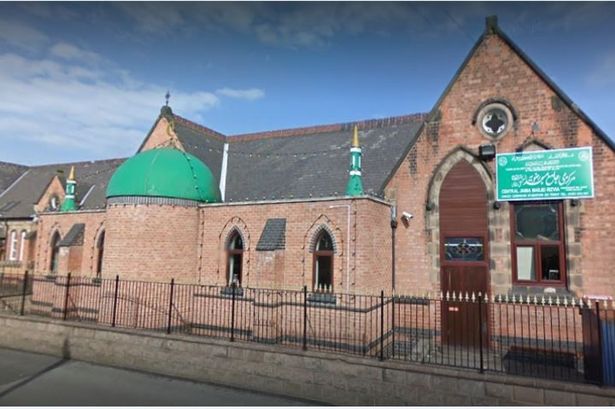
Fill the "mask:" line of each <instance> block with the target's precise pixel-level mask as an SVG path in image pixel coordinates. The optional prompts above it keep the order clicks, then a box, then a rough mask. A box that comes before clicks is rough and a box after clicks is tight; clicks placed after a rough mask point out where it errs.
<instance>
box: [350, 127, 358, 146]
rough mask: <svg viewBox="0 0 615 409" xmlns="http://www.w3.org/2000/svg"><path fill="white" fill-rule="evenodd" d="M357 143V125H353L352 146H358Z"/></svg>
mask: <svg viewBox="0 0 615 409" xmlns="http://www.w3.org/2000/svg"><path fill="white" fill-rule="evenodd" d="M359 146H360V145H359V128H357V126H356V125H355V126H354V136H353V137H352V147H353V148H358V147H359Z"/></svg>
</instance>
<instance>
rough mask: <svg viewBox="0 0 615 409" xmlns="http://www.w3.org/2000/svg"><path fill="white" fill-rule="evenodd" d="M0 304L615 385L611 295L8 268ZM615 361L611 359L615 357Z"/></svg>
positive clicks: (126, 324)
mask: <svg viewBox="0 0 615 409" xmlns="http://www.w3.org/2000/svg"><path fill="white" fill-rule="evenodd" d="M0 311H2V312H4V313H9V314H20V315H38V316H47V317H51V318H55V319H62V320H66V321H82V322H88V323H93V324H96V325H101V326H111V327H118V328H135V329H142V330H149V331H158V332H162V333H167V334H171V333H181V334H186V335H192V336H204V337H217V338H225V339H229V340H230V341H233V342H234V341H244V342H258V343H264V344H277V345H283V346H288V347H297V348H302V349H304V350H307V349H310V350H321V351H331V352H337V353H345V354H353V355H360V356H366V357H373V358H375V359H380V360H386V359H390V360H399V361H411V362H417V363H424V364H433V365H443V366H450V367H461V368H468V369H475V370H478V371H480V372H503V373H510V374H516V375H521V376H531V377H542V378H552V379H561V380H567V381H577V382H589V383H596V384H605V383H607V384H613V383H615V382H613V378H615V375H614V374H613V372H614V371H613V368H615V343H614V342H613V336H614V334H615V309H614V303H613V301H611V300H587V299H578V298H572V297H561V296H559V297H537V296H517V295H503V296H497V295H496V296H493V295H492V296H486V295H484V294H470V293H463V294H459V293H449V294H433V293H432V294H429V293H428V294H423V295H420V296H419V295H400V294H394V295H393V294H385V292H384V291H382V292H380V294H377V295H360V294H344V293H335V294H333V293H327V292H324V293H323V292H312V291H309V290H308V289H307V288H305V287H304V288H303V289H301V290H297V291H293V290H274V289H256V288H240V287H236V286H230V287H228V286H212V285H198V284H185V283H178V282H175V280H171V281H170V282H167V283H162V282H150V281H134V280H132V281H130V280H120V278H119V276H116V277H115V278H112V279H106V278H92V277H77V276H71V275H70V274H69V275H67V276H56V275H48V276H33V275H29V274H28V273H26V274H25V275H24V276H21V275H8V274H0ZM611 361H614V362H611Z"/></svg>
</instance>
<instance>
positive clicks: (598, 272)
mask: <svg viewBox="0 0 615 409" xmlns="http://www.w3.org/2000/svg"><path fill="white" fill-rule="evenodd" d="M492 98H496V99H503V100H506V101H508V102H509V103H510V104H512V106H513V107H514V110H515V111H516V113H517V115H518V117H517V120H516V121H515V124H514V128H513V129H511V131H510V132H508V133H507V134H506V135H504V137H503V138H502V139H500V140H497V141H494V140H491V139H490V138H488V137H485V136H483V135H482V134H481V133H480V132H479V131H478V129H477V127H476V126H475V125H473V123H472V122H473V119H474V115H475V113H476V110H477V109H478V107H479V106H480V105H481V104H482V103H483V102H485V101H486V100H488V99H492ZM534 122H536V123H537V124H538V126H539V130H538V131H536V132H532V124H533V123H534ZM532 141H538V142H539V143H542V144H544V145H546V146H549V147H552V148H567V147H574V146H592V147H593V155H594V158H593V159H594V180H595V191H596V197H595V198H594V199H587V200H581V201H580V202H581V205H580V206H578V207H572V206H570V201H565V205H564V207H565V213H566V254H567V259H568V263H567V264H568V281H569V288H570V289H571V290H573V291H574V292H576V293H578V294H594V295H596V294H608V295H613V294H615V280H613V279H612V277H613V275H612V274H613V273H612V269H611V268H612V266H613V265H614V264H615V244H613V241H612V240H610V239H609V236H611V235H612V233H613V226H615V212H613V210H612V209H613V204H614V202H615V184H614V183H613V180H615V154H614V152H613V150H611V149H610V148H609V147H608V146H607V145H606V144H605V143H604V142H603V141H602V140H601V139H600V138H599V137H598V136H597V135H595V134H594V133H593V131H592V130H591V128H590V127H589V126H588V125H587V124H586V123H584V122H583V121H582V120H581V119H580V118H579V117H578V115H577V114H575V113H574V112H573V111H572V110H570V109H569V108H568V107H567V106H566V105H565V104H564V103H563V102H562V101H561V100H560V99H559V98H558V97H557V96H556V95H555V92H554V91H553V90H552V89H550V88H549V87H548V86H547V85H546V83H544V82H543V81H542V80H541V79H540V78H539V77H538V76H537V75H536V74H535V73H534V72H533V71H532V70H531V68H530V67H529V66H528V65H526V64H525V63H524V62H523V60H522V59H521V58H520V57H519V56H518V55H517V54H516V53H515V52H514V51H513V50H512V49H511V48H510V47H509V46H508V45H507V44H506V43H505V42H504V41H503V40H502V39H501V38H500V37H498V36H496V35H490V36H487V37H486V38H485V40H484V41H483V42H482V43H481V44H480V45H479V47H478V49H477V50H476V52H475V54H474V55H473V57H472V58H471V59H470V61H469V62H468V64H467V66H466V67H465V68H464V70H463V71H462V72H461V74H460V75H459V77H458V79H457V81H456V82H455V83H454V84H453V85H452V87H451V89H450V90H449V92H448V94H447V95H446V96H445V98H444V99H443V101H442V102H441V105H440V107H439V113H438V114H437V115H435V117H434V118H433V120H431V121H429V122H427V124H426V125H425V127H424V128H423V130H422V132H421V134H420V136H419V138H418V140H417V142H416V144H415V145H414V147H413V148H412V150H411V151H410V153H409V154H408V156H407V158H406V160H405V161H404V163H403V164H402V165H401V167H400V168H399V169H398V170H397V171H396V173H395V175H394V176H393V178H392V179H391V181H390V182H389V184H388V186H387V189H386V191H387V195H388V196H389V197H392V196H396V197H397V203H398V205H399V213H400V214H401V212H402V211H408V212H410V213H413V214H414V215H415V218H414V219H413V220H411V221H410V223H409V225H408V226H407V227H405V226H403V225H402V224H401V223H400V229H398V230H399V231H398V233H399V234H398V248H397V249H398V257H397V266H398V272H399V274H398V282H399V289H400V290H401V291H406V292H408V291H416V290H418V291H426V290H439V288H440V286H439V254H438V245H439V230H438V208H437V193H438V186H439V184H441V182H442V180H443V177H444V176H445V171H446V169H448V168H450V166H452V164H454V163H453V162H454V161H455V160H457V159H461V158H467V159H469V161H471V162H472V163H473V165H474V166H475V168H476V169H477V170H479V173H481V175H482V177H483V179H484V181H485V182H486V184H487V186H488V192H489V195H490V199H489V204H490V205H491V204H492V202H493V196H494V195H495V192H494V189H495V176H494V163H493V162H490V163H487V164H486V166H485V164H481V163H480V162H479V161H477V160H473V159H472V156H471V155H470V154H466V153H462V152H461V151H460V150H459V149H460V148H463V149H467V150H468V151H469V152H471V153H474V154H476V153H477V151H478V146H479V145H481V144H485V143H494V144H495V146H496V149H497V151H498V152H513V151H515V150H516V149H518V148H519V147H521V146H523V145H524V144H527V143H530V142H532ZM455 152H456V153H455ZM447 157H448V158H449V160H448V161H447V160H446V158H447ZM430 192H431V195H432V197H431V198H430V197H429V195H430ZM434 198H435V199H436V202H435V203H433V199H434ZM428 202H432V204H435V205H436V206H435V208H434V209H433V210H431V211H427V210H426V205H427V204H428ZM489 208H490V210H489V220H490V232H489V234H490V237H491V239H490V243H489V244H490V249H491V260H490V262H491V267H490V284H491V288H492V291H494V292H504V291H507V290H508V289H510V287H511V285H512V276H511V268H512V267H511V248H510V224H509V223H510V217H509V206H508V204H507V203H503V204H502V207H501V208H500V209H499V210H494V209H493V208H492V207H491V206H490V207H489Z"/></svg>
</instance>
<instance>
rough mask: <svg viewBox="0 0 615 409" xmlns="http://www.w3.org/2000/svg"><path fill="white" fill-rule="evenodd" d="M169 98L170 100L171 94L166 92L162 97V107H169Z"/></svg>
mask: <svg viewBox="0 0 615 409" xmlns="http://www.w3.org/2000/svg"><path fill="white" fill-rule="evenodd" d="M169 98H171V92H170V91H169V90H167V93H166V94H165V95H164V106H166V107H168V106H169Z"/></svg>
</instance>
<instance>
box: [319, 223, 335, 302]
mask: <svg viewBox="0 0 615 409" xmlns="http://www.w3.org/2000/svg"><path fill="white" fill-rule="evenodd" d="M314 290H315V291H333V240H332V239H331V236H330V235H329V233H328V232H327V231H326V230H324V229H323V230H322V231H321V232H320V233H319V234H318V238H317V239H316V246H315V248H314Z"/></svg>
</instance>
